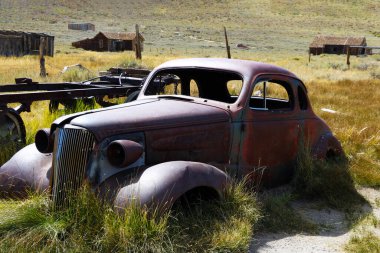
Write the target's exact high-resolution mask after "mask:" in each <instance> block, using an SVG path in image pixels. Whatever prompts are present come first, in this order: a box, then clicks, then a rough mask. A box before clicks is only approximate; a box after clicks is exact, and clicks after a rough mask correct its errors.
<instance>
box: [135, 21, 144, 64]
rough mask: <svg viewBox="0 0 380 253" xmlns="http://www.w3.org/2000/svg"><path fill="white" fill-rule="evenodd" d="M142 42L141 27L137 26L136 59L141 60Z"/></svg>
mask: <svg viewBox="0 0 380 253" xmlns="http://www.w3.org/2000/svg"><path fill="white" fill-rule="evenodd" d="M140 43H141V41H140V32H139V25H138V24H136V46H135V52H136V59H139V60H141V58H142V57H141V44H140Z"/></svg>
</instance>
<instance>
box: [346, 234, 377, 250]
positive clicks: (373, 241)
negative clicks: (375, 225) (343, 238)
mask: <svg viewBox="0 0 380 253" xmlns="http://www.w3.org/2000/svg"><path fill="white" fill-rule="evenodd" d="M345 250H346V252H352V253H357V252H360V253H367V252H368V253H379V252H380V238H379V237H378V236H375V235H374V234H373V233H371V232H366V233H365V234H364V235H361V236H354V237H352V238H351V239H350V241H349V243H348V245H347V246H346V247H345Z"/></svg>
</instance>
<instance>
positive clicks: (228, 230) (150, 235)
mask: <svg viewBox="0 0 380 253" xmlns="http://www.w3.org/2000/svg"><path fill="white" fill-rule="evenodd" d="M70 201H71V202H70V205H69V207H68V208H66V209H62V210H59V209H57V210H56V211H53V210H52V208H51V204H52V203H51V201H50V199H49V198H48V196H47V195H46V194H42V195H32V196H30V198H29V199H27V200H25V201H15V200H1V201H0V251H9V252H28V251H30V250H32V249H33V251H38V252H53V251H55V252H56V251H58V252H60V251H70V252H71V251H74V252H93V251H100V252H178V251H186V252H199V251H226V252H246V251H247V249H248V245H249V242H250V240H251V238H252V226H253V225H254V224H255V222H256V221H257V220H258V218H259V210H258V208H257V204H256V198H255V196H254V195H253V194H252V193H247V192H246V191H245V190H244V189H243V186H241V185H239V184H238V185H236V186H233V187H231V188H230V189H229V190H228V191H227V193H226V196H225V201H215V202H208V201H205V200H200V202H199V203H197V204H196V205H194V206H193V208H192V209H191V210H185V209H182V210H179V209H176V211H175V212H168V213H166V214H164V215H161V216H158V215H157V213H156V212H152V211H150V212H148V211H147V210H145V209H143V208H137V207H136V206H134V205H131V206H130V207H128V208H127V209H126V210H125V213H124V215H118V214H117V213H115V211H114V210H113V209H112V207H111V205H109V204H107V203H103V202H101V201H99V200H98V198H97V197H96V196H95V194H94V193H93V192H92V191H91V190H90V189H89V188H88V187H84V188H83V189H82V190H81V191H80V192H79V193H78V195H77V196H76V197H75V198H71V199H70Z"/></svg>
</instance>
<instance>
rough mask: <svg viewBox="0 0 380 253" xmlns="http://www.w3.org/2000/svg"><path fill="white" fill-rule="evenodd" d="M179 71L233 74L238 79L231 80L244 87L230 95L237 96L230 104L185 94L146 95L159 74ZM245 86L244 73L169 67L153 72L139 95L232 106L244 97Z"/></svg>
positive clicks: (201, 68) (204, 68)
mask: <svg viewBox="0 0 380 253" xmlns="http://www.w3.org/2000/svg"><path fill="white" fill-rule="evenodd" d="M179 70H184V71H187V70H188V71H191V70H193V71H194V70H195V71H196V70H200V71H210V72H220V73H227V74H231V75H235V76H236V77H238V78H237V79H231V80H239V81H240V80H241V82H242V85H241V89H240V92H239V94H238V95H230V94H229V95H230V96H236V99H234V101H233V102H232V103H229V102H226V101H222V100H215V99H211V98H205V97H196V96H190V95H183V94H161V95H147V94H146V91H147V88H148V87H149V85H150V84H151V82H152V81H153V80H154V79H155V78H156V77H157V75H158V74H160V73H162V72H166V71H167V72H170V71H179ZM245 86H246V80H245V78H244V75H243V74H242V73H239V72H236V71H231V70H227V69H214V68H207V67H188V66H186V67H167V68H159V69H157V70H155V71H153V72H152V73H151V75H149V76H148V78H147V80H146V81H145V83H144V85H143V87H142V90H141V92H140V95H139V98H143V97H144V98H155V97H156V98H165V97H166V98H168V97H184V98H188V100H189V101H190V100H194V101H195V100H204V101H215V102H218V103H224V104H227V105H232V104H236V103H237V102H238V101H239V99H240V97H241V96H242V94H243V92H244V89H245Z"/></svg>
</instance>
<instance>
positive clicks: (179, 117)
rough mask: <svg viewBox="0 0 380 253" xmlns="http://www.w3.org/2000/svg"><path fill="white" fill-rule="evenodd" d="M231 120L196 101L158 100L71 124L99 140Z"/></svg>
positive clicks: (77, 119) (96, 113) (94, 113)
mask: <svg viewBox="0 0 380 253" xmlns="http://www.w3.org/2000/svg"><path fill="white" fill-rule="evenodd" d="M229 120H230V115H229V113H228V112H227V111H226V110H223V109H221V108H217V107H213V106H210V105H204V104H199V103H194V102H193V101H190V100H189V101H185V100H177V99H173V98H171V99H167V98H164V99H162V98H158V99H157V100H150V101H149V102H147V103H141V101H136V102H132V103H128V104H125V105H124V106H116V107H114V108H108V109H107V110H99V111H96V110H95V111H92V112H91V113H88V114H84V115H79V116H77V117H75V118H74V119H72V120H71V122H70V124H71V125H74V126H78V127H83V128H86V129H88V130H90V131H91V132H92V133H93V134H94V135H95V137H96V139H97V140H101V139H103V138H105V137H108V136H112V135H116V134H123V133H128V132H138V131H146V130H152V129H159V128H177V127H181V126H191V125H199V124H210V123H217V122H225V121H229Z"/></svg>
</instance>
